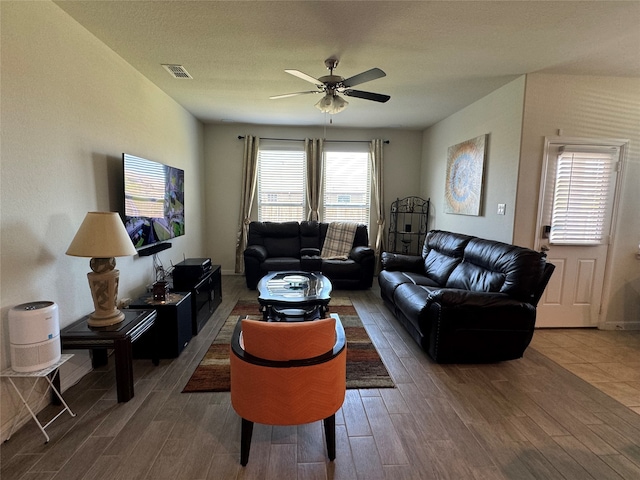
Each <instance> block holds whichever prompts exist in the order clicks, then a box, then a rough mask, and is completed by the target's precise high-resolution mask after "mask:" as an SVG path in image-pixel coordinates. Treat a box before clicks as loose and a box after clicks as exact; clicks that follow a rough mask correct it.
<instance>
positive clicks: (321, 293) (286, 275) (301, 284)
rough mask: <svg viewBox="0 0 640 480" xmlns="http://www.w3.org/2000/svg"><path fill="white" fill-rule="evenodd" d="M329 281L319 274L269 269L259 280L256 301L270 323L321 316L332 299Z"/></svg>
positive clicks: (311, 318) (312, 318) (299, 320)
mask: <svg viewBox="0 0 640 480" xmlns="http://www.w3.org/2000/svg"><path fill="white" fill-rule="evenodd" d="M332 288H333V287H332V285H331V281H330V280H329V279H328V278H327V277H325V276H324V275H322V274H320V273H312V272H271V273H268V274H267V275H265V276H264V277H262V279H261V280H260V282H258V302H259V303H260V309H261V311H262V315H263V319H264V320H266V321H269V322H281V321H287V322H295V321H298V322H301V321H305V320H315V319H318V318H324V317H325V316H326V314H327V310H328V308H327V306H328V305H329V300H331V297H330V295H331V289H332Z"/></svg>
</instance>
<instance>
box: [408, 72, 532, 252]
mask: <svg viewBox="0 0 640 480" xmlns="http://www.w3.org/2000/svg"><path fill="white" fill-rule="evenodd" d="M524 87H525V77H520V78H518V79H516V80H514V81H513V82H511V83H509V84H507V85H505V86H504V87H501V88H499V89H498V90H496V91H494V92H492V93H490V94H489V95H487V96H486V97H484V98H482V99H480V100H478V101H477V102H475V103H473V104H471V105H469V106H468V107H466V108H464V109H463V110H460V111H459V112H457V113H455V114H454V115H452V116H450V117H448V118H446V119H445V120H443V121H441V122H439V123H437V124H436V125H434V126H432V127H430V128H429V129H427V130H425V132H424V137H423V146H422V178H421V187H420V191H421V193H422V195H423V196H425V197H430V198H431V211H430V216H431V218H430V222H429V224H430V228H435V229H438V230H448V231H452V232H459V233H465V234H468V235H477V236H480V237H483V238H489V239H492V240H499V241H503V242H507V243H511V242H512V240H513V225H514V218H515V201H516V186H517V179H518V159H519V155H520V129H521V125H522V110H523V98H524ZM484 134H489V137H488V148H487V157H486V161H485V166H484V186H483V192H482V205H481V210H480V215H479V216H469V215H456V214H451V213H444V193H445V178H446V166H447V150H448V148H449V147H451V146H453V145H456V144H458V143H461V142H464V141H465V140H469V139H472V138H475V137H478V136H480V135H484ZM498 203H504V204H506V212H505V213H506V214H505V215H498V214H497V206H498Z"/></svg>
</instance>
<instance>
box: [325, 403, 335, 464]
mask: <svg viewBox="0 0 640 480" xmlns="http://www.w3.org/2000/svg"><path fill="white" fill-rule="evenodd" d="M323 422H324V436H325V437H326V438H327V455H328V456H329V460H331V461H332V462H333V461H334V460H335V459H336V415H335V413H334V414H333V415H331V416H330V417H328V418H325V419H324V421H323Z"/></svg>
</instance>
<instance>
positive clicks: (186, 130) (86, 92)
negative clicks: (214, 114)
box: [0, 2, 206, 437]
mask: <svg viewBox="0 0 640 480" xmlns="http://www.w3.org/2000/svg"><path fill="white" fill-rule="evenodd" d="M0 7H1V9H2V10H1V22H2V24H1V35H2V37H1V41H2V50H1V55H2V56H1V65H2V86H1V90H0V94H1V99H0V100H1V108H2V132H1V135H2V136H1V149H2V150H1V155H2V156H1V159H2V170H1V176H2V178H1V182H2V183H1V187H2V188H1V207H2V211H1V242H2V243H1V251H0V254H1V256H0V262H1V263H0V301H1V307H0V308H1V319H2V324H1V328H0V332H1V334H2V338H1V339H0V348H1V350H2V352H1V355H0V356H1V365H0V366H1V367H2V368H4V367H6V366H7V365H8V364H9V356H10V355H9V338H8V326H7V318H8V311H9V309H10V308H11V307H13V306H15V305H17V304H20V303H24V302H31V301H36V300H51V301H54V302H56V303H57V304H58V306H59V313H60V323H61V326H63V327H64V326H66V325H68V324H70V323H71V322H72V321H74V320H76V319H77V318H79V317H81V316H83V315H85V314H87V313H89V312H91V311H92V310H93V308H92V305H93V304H92V302H91V295H90V293H89V287H88V284H87V278H86V274H87V272H88V271H89V259H83V258H76V257H68V256H66V255H65V254H64V252H65V251H66V249H67V247H68V246H69V243H70V242H71V239H72V238H73V235H74V234H75V232H76V230H77V228H78V226H79V225H80V223H81V222H82V220H83V218H84V216H85V214H86V212H87V211H90V210H117V209H118V208H119V205H120V204H121V197H120V196H121V193H120V191H121V190H120V188H121V187H120V185H121V173H120V172H121V168H122V167H121V156H122V153H123V152H129V153H132V154H135V155H139V156H142V157H146V158H150V159H153V160H157V161H160V162H164V163H168V164H171V165H174V166H177V167H180V168H183V169H184V170H185V184H186V186H187V192H186V193H185V204H186V216H187V218H186V228H187V235H186V236H185V237H182V238H180V239H177V240H175V241H174V242H173V248H172V249H170V250H166V251H165V252H162V253H161V254H160V258H161V260H162V262H163V263H164V264H165V265H166V266H169V264H170V262H171V261H173V262H174V263H175V262H178V261H180V260H181V259H182V258H183V254H184V255H185V256H202V255H203V254H206V252H205V251H204V243H203V238H204V237H203V231H202V228H201V225H202V223H203V221H202V218H203V214H204V208H203V207H204V202H203V189H202V172H203V167H202V158H203V153H202V146H203V140H202V139H203V128H202V125H201V124H200V123H199V122H197V121H196V120H195V119H194V118H193V117H192V116H191V115H190V114H189V113H187V112H186V111H185V110H184V109H183V108H182V107H180V106H179V105H178V104H177V103H176V102H174V101H173V100H171V99H170V98H169V97H168V96H167V95H165V94H164V93H163V92H161V91H160V90H159V89H158V88H157V87H156V86H155V85H153V84H152V83H151V82H149V81H148V80H147V79H146V78H144V77H143V76H142V75H140V74H139V73H138V72H137V71H136V70H134V69H133V68H132V67H131V66H130V65H129V64H127V63H126V62H124V61H123V60H122V58H120V57H119V56H117V55H116V54H115V53H114V52H113V51H111V50H110V49H108V48H107V47H106V46H105V45H104V44H102V43H101V42H100V41H98V40H97V39H96V38H95V37H93V36H92V35H90V34H89V33H88V32H87V31H86V30H85V29H84V28H83V27H81V26H79V25H78V24H77V23H76V22H75V21H74V20H72V19H71V18H70V17H69V16H68V15H67V14H66V13H64V12H63V11H62V10H60V8H58V7H57V6H56V5H55V4H53V3H50V2H0ZM117 263H118V268H119V270H120V274H121V277H120V297H127V296H128V297H135V296H137V295H139V294H140V293H142V292H143V291H144V289H145V285H146V284H147V283H149V282H150V281H152V279H153V268H152V258H151V257H137V256H136V257H131V258H120V259H118V260H117ZM77 353H78V355H76V357H74V359H73V363H72V364H70V365H66V366H65V370H63V374H62V383H63V388H64V387H65V386H66V385H68V384H69V383H70V382H73V381H77V379H78V378H79V376H80V375H82V374H83V373H84V372H86V371H88V369H89V366H88V361H87V359H88V355H87V353H86V352H77ZM1 388H2V391H1V394H0V398H1V402H2V405H1V409H0V410H1V413H2V417H1V422H0V423H1V428H2V435H3V437H4V436H6V434H7V433H8V431H7V426H8V425H9V423H8V422H9V421H10V420H12V417H13V415H15V406H16V402H15V395H11V393H13V392H11V393H9V391H8V390H7V383H6V382H5V380H3V381H2V383H1Z"/></svg>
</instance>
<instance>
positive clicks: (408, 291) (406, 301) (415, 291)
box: [393, 283, 438, 334]
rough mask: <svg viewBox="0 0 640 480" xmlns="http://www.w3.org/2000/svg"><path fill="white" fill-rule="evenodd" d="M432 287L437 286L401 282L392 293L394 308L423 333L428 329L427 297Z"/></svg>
mask: <svg viewBox="0 0 640 480" xmlns="http://www.w3.org/2000/svg"><path fill="white" fill-rule="evenodd" d="M434 288H435V289H437V288H438V287H428V286H425V285H414V284H413V283H403V284H402V285H399V286H398V288H396V289H395V292H394V293H393V302H394V304H395V306H396V308H397V309H398V310H400V311H401V312H402V314H403V315H404V316H405V317H406V318H407V320H409V321H410V322H411V323H413V324H414V326H415V327H416V328H417V329H418V330H419V331H420V332H422V333H423V334H424V333H425V332H429V331H430V325H428V318H429V315H428V302H427V298H428V297H429V294H430V293H431V291H433V289H434Z"/></svg>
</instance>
